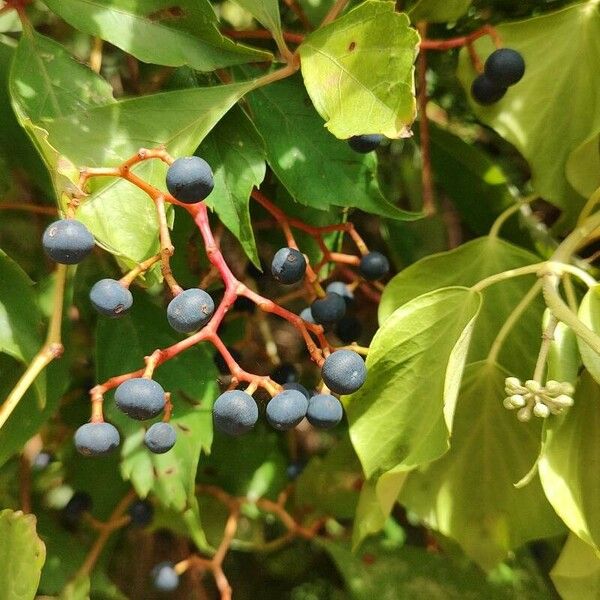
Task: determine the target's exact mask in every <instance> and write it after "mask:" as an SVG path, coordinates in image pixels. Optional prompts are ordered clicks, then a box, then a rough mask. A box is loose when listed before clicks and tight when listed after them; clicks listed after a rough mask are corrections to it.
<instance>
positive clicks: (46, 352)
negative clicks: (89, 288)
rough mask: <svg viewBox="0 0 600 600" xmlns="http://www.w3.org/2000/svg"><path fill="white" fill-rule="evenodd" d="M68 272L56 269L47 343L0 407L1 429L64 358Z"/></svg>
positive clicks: (63, 269)
mask: <svg viewBox="0 0 600 600" xmlns="http://www.w3.org/2000/svg"><path fill="white" fill-rule="evenodd" d="M67 272H68V267H67V265H61V264H59V265H58V266H57V267H56V282H55V288H54V298H53V301H52V315H51V317H50V323H49V325H48V332H47V335H46V342H45V343H44V345H43V346H42V348H41V349H40V351H39V352H38V353H37V354H36V355H35V357H34V358H33V360H32V361H31V362H30V363H29V366H28V367H27V369H26V370H25V372H24V373H23V375H22V376H21V378H20V379H19V381H17V383H16V385H15V387H14V388H13V389H12V390H11V392H10V393H9V394H8V396H7V397H6V400H5V401H4V402H3V404H2V406H1V407H0V429H1V428H2V427H3V426H4V424H5V423H6V421H7V420H8V419H9V417H10V415H11V414H12V412H13V411H14V410H15V408H16V407H17V406H18V404H19V402H20V401H21V399H22V398H23V396H24V395H25V393H26V392H27V390H28V389H29V388H30V387H31V385H32V384H33V382H34V381H35V380H36V379H37V377H38V376H39V375H40V373H41V372H42V371H43V370H44V369H45V368H46V367H47V366H48V365H49V364H50V363H51V362H52V361H53V360H55V359H57V358H59V357H60V356H62V353H63V351H64V347H63V345H62V341H61V327H62V315H63V304H64V295H65V285H66V282H67Z"/></svg>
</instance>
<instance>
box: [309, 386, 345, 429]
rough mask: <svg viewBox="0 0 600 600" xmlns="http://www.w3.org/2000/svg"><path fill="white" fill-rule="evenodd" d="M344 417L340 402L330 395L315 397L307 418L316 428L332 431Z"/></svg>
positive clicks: (310, 404)
mask: <svg viewBox="0 0 600 600" xmlns="http://www.w3.org/2000/svg"><path fill="white" fill-rule="evenodd" d="M343 415H344V409H343V408H342V405H341V404H340V401H339V400H338V399H337V398H336V397H335V396H331V395H330V394H318V395H317V396H313V397H312V398H311V399H310V402H309V403H308V410H307V412H306V418H307V419H308V421H309V423H310V424H311V425H313V426H314V427H319V428H320V429H331V428H332V427H335V426H336V425H337V424H338V423H339V422H340V421H341V420H342V416H343Z"/></svg>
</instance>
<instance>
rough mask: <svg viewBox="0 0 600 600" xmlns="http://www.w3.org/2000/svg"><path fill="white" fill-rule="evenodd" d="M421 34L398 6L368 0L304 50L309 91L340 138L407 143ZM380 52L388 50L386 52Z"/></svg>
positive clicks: (314, 36)
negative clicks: (377, 136)
mask: <svg viewBox="0 0 600 600" xmlns="http://www.w3.org/2000/svg"><path fill="white" fill-rule="evenodd" d="M418 44H419V35H418V33H417V32H416V31H415V30H414V29H412V28H411V27H410V23H409V20H408V17H407V16H406V15H405V14H403V13H397V12H395V2H387V1H386V2H381V1H379V0H367V1H366V2H363V3H362V4H360V5H359V6H358V7H356V8H355V9H354V10H352V11H350V12H349V13H348V14H346V15H344V16H343V17H341V18H339V19H337V20H336V21H335V22H334V23H330V24H329V25H326V26H325V27H322V28H320V29H318V30H317V31H315V32H314V33H311V34H310V35H309V36H308V37H307V38H306V39H305V40H304V42H303V43H302V45H301V46H300V49H299V51H300V58H301V60H302V63H301V64H302V75H303V77H304V83H305V85H306V89H307V90H308V93H309V94H310V97H311V99H312V101H313V104H314V105H315V108H316V109H317V111H318V113H319V114H320V115H321V116H322V117H323V118H324V119H325V121H326V123H325V126H326V127H327V129H329V131H330V132H331V133H332V134H333V135H335V136H336V137H338V138H342V139H346V138H349V137H351V136H353V135H359V134H364V133H381V134H383V135H385V136H387V137H388V138H399V137H408V136H409V135H410V125H411V124H412V122H413V121H414V119H415V117H416V102H415V94H414V81H413V74H414V67H413V63H414V60H415V56H416V54H417V48H418ZM382 49H385V51H384V52H382Z"/></svg>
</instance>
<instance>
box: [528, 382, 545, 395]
mask: <svg viewBox="0 0 600 600" xmlns="http://www.w3.org/2000/svg"><path fill="white" fill-rule="evenodd" d="M525 387H526V388H527V389H528V390H529V391H530V392H533V393H534V394H535V393H536V392H539V391H540V390H541V389H542V385H541V383H540V382H539V381H536V380H535V379H528V380H527V381H526V382H525Z"/></svg>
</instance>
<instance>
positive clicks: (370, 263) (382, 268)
mask: <svg viewBox="0 0 600 600" xmlns="http://www.w3.org/2000/svg"><path fill="white" fill-rule="evenodd" d="M389 270H390V261H389V260H388V259H387V257H386V256H384V255H383V254H381V252H376V251H374V252H369V254H365V255H364V256H363V257H362V258H361V259H360V264H359V265H358V272H359V273H360V274H361V275H362V276H363V277H364V278H365V279H366V280H367V281H375V280H377V279H381V277H383V276H384V275H387V273H388V272H389Z"/></svg>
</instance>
